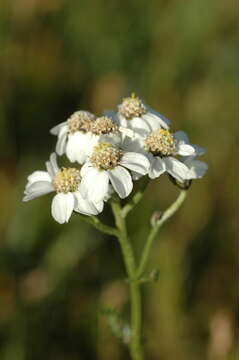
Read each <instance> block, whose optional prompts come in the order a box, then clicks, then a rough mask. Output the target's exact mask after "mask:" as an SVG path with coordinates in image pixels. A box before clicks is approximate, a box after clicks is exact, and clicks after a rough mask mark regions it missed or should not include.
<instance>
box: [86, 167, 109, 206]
mask: <svg viewBox="0 0 239 360" xmlns="http://www.w3.org/2000/svg"><path fill="white" fill-rule="evenodd" d="M108 186H109V176H108V173H107V171H103V170H98V169H96V168H94V167H92V168H88V171H87V172H86V173H85V174H84V176H83V177H82V180H81V183H80V193H81V195H82V196H83V197H84V198H86V199H88V200H90V201H93V202H99V201H102V200H103V199H104V197H105V196H106V194H107V192H108Z"/></svg>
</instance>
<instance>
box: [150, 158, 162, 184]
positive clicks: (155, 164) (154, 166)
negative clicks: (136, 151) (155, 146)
mask: <svg viewBox="0 0 239 360" xmlns="http://www.w3.org/2000/svg"><path fill="white" fill-rule="evenodd" d="M165 171H166V167H165V164H164V162H163V160H162V159H161V158H160V157H159V156H155V157H153V159H152V162H151V167H150V170H149V177H150V179H156V178H157V177H159V176H160V175H162V174H163V173H164V172H165Z"/></svg>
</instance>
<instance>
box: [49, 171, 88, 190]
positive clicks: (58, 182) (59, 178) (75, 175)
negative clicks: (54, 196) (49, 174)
mask: <svg viewBox="0 0 239 360" xmlns="http://www.w3.org/2000/svg"><path fill="white" fill-rule="evenodd" d="M80 182H81V176H80V171H79V170H77V169H75V168H62V169H61V170H60V171H59V172H58V173H57V174H56V175H55V177H54V179H53V186H54V188H55V190H56V192H57V193H65V194H66V193H68V192H75V191H77V190H78V188H79V185H80Z"/></svg>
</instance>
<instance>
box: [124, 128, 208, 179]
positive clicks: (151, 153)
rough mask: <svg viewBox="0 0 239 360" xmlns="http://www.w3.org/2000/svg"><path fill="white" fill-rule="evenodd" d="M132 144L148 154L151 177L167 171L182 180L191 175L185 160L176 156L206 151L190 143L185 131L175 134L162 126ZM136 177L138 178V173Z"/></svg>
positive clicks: (194, 154)
mask: <svg viewBox="0 0 239 360" xmlns="http://www.w3.org/2000/svg"><path fill="white" fill-rule="evenodd" d="M132 146H134V148H135V150H136V151H140V150H141V151H142V152H143V153H145V154H147V157H148V159H149V161H150V169H149V177H150V178H151V179H155V178H157V177H159V176H160V175H161V174H163V173H165V172H167V173H169V174H170V175H171V176H172V177H174V178H175V179H177V180H178V181H180V182H183V181H185V180H189V179H190V176H191V175H190V170H189V167H188V166H187V164H186V163H185V161H180V160H178V159H177V158H176V157H175V156H177V155H180V156H183V157H184V158H186V157H189V156H194V157H195V156H197V155H201V154H202V152H203V151H204V150H203V149H202V148H201V147H199V146H197V145H191V144H189V142H188V138H187V135H186V134H185V133H184V132H183V131H177V132H176V133H174V134H173V133H170V132H169V130H166V129H162V128H159V129H157V130H154V131H152V132H149V133H148V134H147V136H143V137H141V138H140V139H136V140H135V141H134V142H132V144H131V147H130V148H131V149H132ZM135 177H136V178H137V174H136V175H135Z"/></svg>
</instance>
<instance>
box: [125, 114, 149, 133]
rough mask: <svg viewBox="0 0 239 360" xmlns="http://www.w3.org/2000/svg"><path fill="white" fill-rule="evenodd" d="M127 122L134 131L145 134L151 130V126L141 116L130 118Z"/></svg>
mask: <svg viewBox="0 0 239 360" xmlns="http://www.w3.org/2000/svg"><path fill="white" fill-rule="evenodd" d="M129 124H130V127H131V128H132V129H133V130H134V131H136V132H139V134H141V135H146V134H148V133H150V132H151V127H150V126H149V125H148V123H147V121H145V120H144V119H143V118H141V117H134V118H133V119H132V120H130V123H129Z"/></svg>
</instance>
